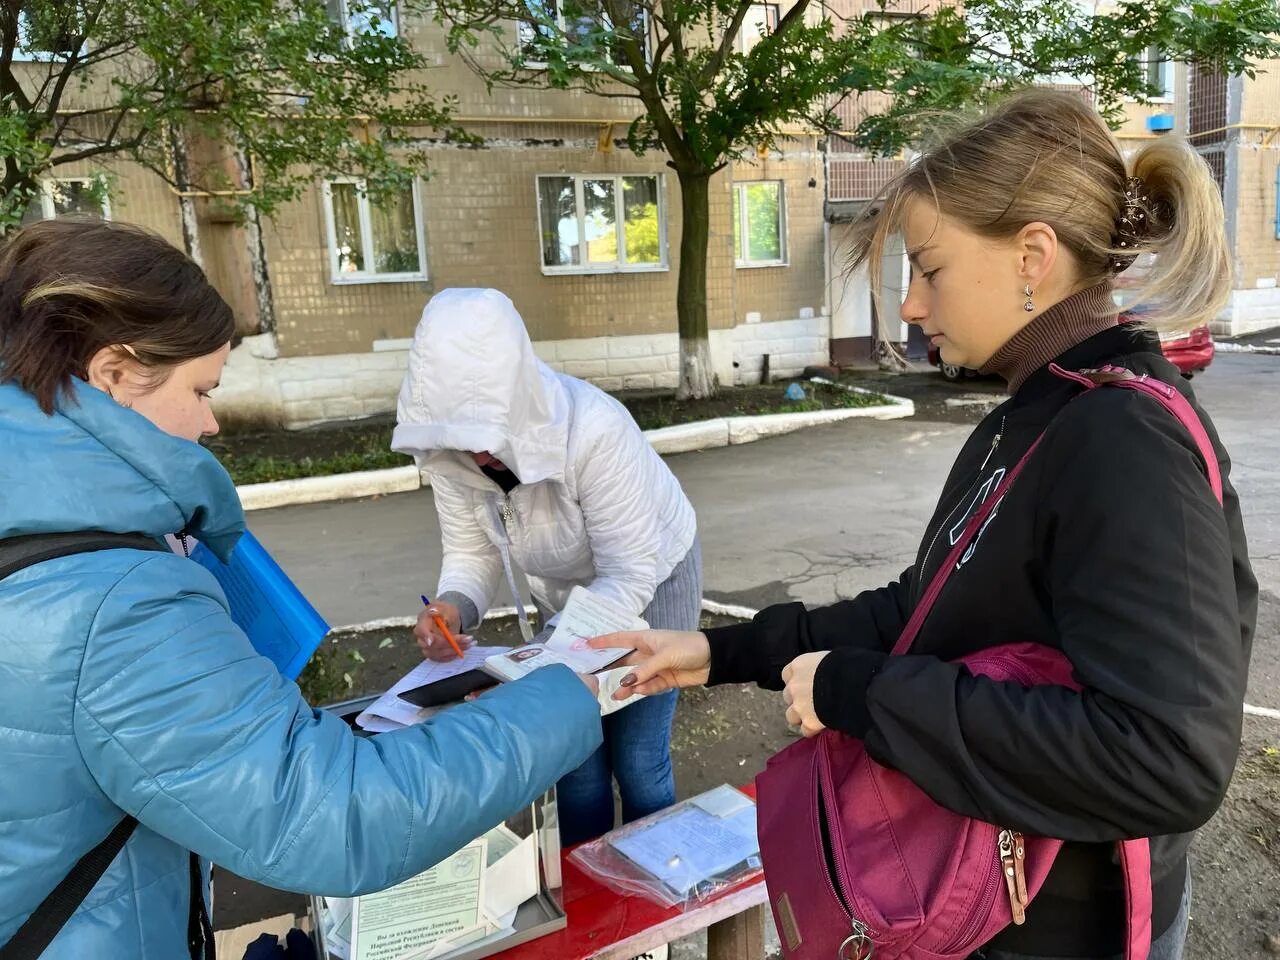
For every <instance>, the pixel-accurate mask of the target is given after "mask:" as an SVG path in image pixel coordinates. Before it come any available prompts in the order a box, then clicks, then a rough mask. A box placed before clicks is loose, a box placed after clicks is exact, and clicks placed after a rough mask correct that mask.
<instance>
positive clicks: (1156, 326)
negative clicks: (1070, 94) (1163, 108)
mask: <svg viewBox="0 0 1280 960" xmlns="http://www.w3.org/2000/svg"><path fill="white" fill-rule="evenodd" d="M1129 172H1130V175H1131V176H1133V177H1135V178H1137V180H1138V181H1140V183H1141V184H1142V186H1143V188H1144V189H1145V191H1146V193H1147V195H1148V196H1149V198H1150V199H1149V200H1148V201H1147V202H1146V203H1144V204H1142V206H1143V207H1144V208H1145V213H1146V224H1147V226H1146V236H1145V238H1142V237H1139V238H1138V246H1137V250H1136V251H1128V252H1129V253H1130V254H1132V253H1133V252H1137V253H1140V254H1150V255H1152V258H1151V261H1150V263H1149V264H1145V265H1144V269H1143V270H1142V281H1141V284H1140V285H1139V286H1138V287H1137V290H1136V292H1135V293H1134V294H1133V295H1132V298H1129V297H1127V298H1126V299H1132V300H1133V301H1134V302H1135V303H1136V304H1140V305H1141V307H1142V311H1141V313H1140V316H1141V319H1142V323H1143V325H1144V326H1147V327H1150V328H1151V329H1153V330H1157V331H1159V332H1161V333H1173V332H1178V331H1184V330H1190V329H1192V328H1193V327H1198V326H1200V325H1202V324H1205V323H1208V322H1209V321H1210V320H1212V319H1213V318H1214V317H1215V316H1217V315H1218V312H1219V311H1220V310H1222V308H1223V306H1225V305H1226V302H1227V297H1228V296H1229V295H1230V293H1231V256H1230V252H1229V250H1228V246H1227V234H1226V224H1225V218H1224V216H1223V212H1222V197H1221V195H1220V194H1219V192H1218V185H1217V184H1216V183H1215V182H1214V180H1213V175H1212V174H1211V173H1210V172H1209V167H1208V165H1207V164H1206V163H1205V162H1204V160H1203V159H1202V158H1201V157H1200V156H1199V155H1198V154H1197V153H1196V152H1195V151H1194V150H1192V149H1191V148H1190V147H1189V146H1187V144H1186V143H1185V142H1184V141H1182V140H1178V139H1173V138H1170V139H1167V140H1157V141H1155V142H1153V143H1151V144H1149V145H1148V146H1146V147H1144V148H1143V149H1142V150H1140V151H1139V152H1138V154H1137V155H1136V156H1135V157H1134V158H1133V160H1132V163H1131V165H1130V171H1129ZM1119 252H1121V251H1117V253H1119Z"/></svg>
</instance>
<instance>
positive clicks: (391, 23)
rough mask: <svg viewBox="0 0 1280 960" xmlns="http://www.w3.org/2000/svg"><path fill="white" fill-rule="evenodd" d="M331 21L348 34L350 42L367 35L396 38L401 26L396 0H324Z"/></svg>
mask: <svg viewBox="0 0 1280 960" xmlns="http://www.w3.org/2000/svg"><path fill="white" fill-rule="evenodd" d="M324 2H325V9H327V10H328V12H329V19H330V20H332V21H333V22H334V24H336V25H337V26H338V27H340V28H341V29H342V31H343V32H344V33H345V34H346V36H347V39H348V41H350V40H352V39H354V38H356V37H359V36H362V35H365V34H375V35H376V34H381V35H382V36H384V37H395V36H398V34H399V29H400V24H399V18H398V16H397V13H396V5H395V2H394V0H324Z"/></svg>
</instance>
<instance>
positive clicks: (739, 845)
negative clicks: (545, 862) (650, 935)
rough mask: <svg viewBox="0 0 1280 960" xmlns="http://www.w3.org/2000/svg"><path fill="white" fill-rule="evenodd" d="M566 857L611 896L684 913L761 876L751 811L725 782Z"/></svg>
mask: <svg viewBox="0 0 1280 960" xmlns="http://www.w3.org/2000/svg"><path fill="white" fill-rule="evenodd" d="M569 858H570V859H571V860H572V861H573V862H574V863H576V864H577V865H578V866H579V867H581V868H582V869H583V870H585V871H586V872H587V873H588V874H590V875H591V876H592V877H594V878H595V879H596V880H598V881H600V882H601V883H603V884H604V885H605V886H607V887H608V888H609V889H611V890H613V891H614V892H616V893H620V894H623V895H625V896H632V895H638V896H643V897H645V898H647V899H649V900H652V901H654V902H655V903H658V904H661V905H662V906H665V907H678V908H680V909H682V910H684V909H688V908H689V907H690V906H695V905H697V904H700V903H703V902H705V901H706V900H709V899H711V898H713V897H715V896H717V895H719V894H721V893H723V892H724V891H725V890H727V889H729V888H730V887H734V886H738V885H739V884H742V883H746V882H748V881H751V880H754V879H756V878H757V877H758V876H759V875H760V873H761V866H760V843H759V841H758V840H757V838H756V805H755V802H754V801H753V800H752V799H751V798H750V797H748V796H747V795H746V794H744V793H743V792H742V791H740V790H736V789H734V788H733V787H731V786H729V785H727V784H725V785H723V786H719V787H716V788H715V789H713V790H708V791H707V792H706V793H700V794H698V796H696V797H690V798H689V799H688V800H682V801H681V802H680V803H677V804H675V805H674V806H671V807H667V808H666V809H665V810H660V811H658V812H657V813H654V814H651V815H650V816H647V817H644V818H642V819H640V820H636V821H635V822H633V823H629V824H627V825H626V826H624V827H619V828H618V829H617V830H612V831H610V832H609V833H606V834H605V835H604V836H602V837H599V838H598V839H595V840H591V841H589V842H588V843H584V844H582V845H581V846H579V847H578V848H577V849H575V850H574V851H573V852H572V853H571V854H570V855H569Z"/></svg>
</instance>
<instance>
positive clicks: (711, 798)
mask: <svg viewBox="0 0 1280 960" xmlns="http://www.w3.org/2000/svg"><path fill="white" fill-rule="evenodd" d="M689 802H690V803H692V804H693V805H694V806H697V807H701V808H702V809H703V810H705V811H707V813H709V814H711V815H712V816H713V817H732V816H734V815H735V814H738V813H741V812H742V811H743V810H746V809H748V808H749V807H754V806H755V804H753V803H752V802H751V798H750V797H748V796H747V795H746V794H745V793H743V792H742V791H741V790H738V789H736V788H734V787H731V786H729V785H728V784H727V783H724V784H721V785H720V786H718V787H715V788H713V789H711V790H708V791H707V792H706V793H700V794H698V795H697V796H696V797H690V798H689Z"/></svg>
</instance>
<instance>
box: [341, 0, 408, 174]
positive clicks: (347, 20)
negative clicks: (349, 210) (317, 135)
mask: <svg viewBox="0 0 1280 960" xmlns="http://www.w3.org/2000/svg"><path fill="white" fill-rule="evenodd" d="M337 4H338V9H339V10H340V12H341V17H342V21H341V22H340V23H338V24H337V25H338V26H339V27H341V28H342V35H343V37H344V38H345V41H344V42H346V43H350V42H351V41H352V40H354V39H355V38H356V36H357V35H356V34H355V33H353V32H352V30H351V11H350V9H349V8H348V6H347V0H337ZM390 7H391V25H392V26H393V27H394V28H395V32H394V33H393V34H392V35H391V36H392V37H393V38H398V37H399V36H400V4H399V3H396V2H393V3H391V4H390ZM334 182H335V183H336V182H338V181H334Z"/></svg>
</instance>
